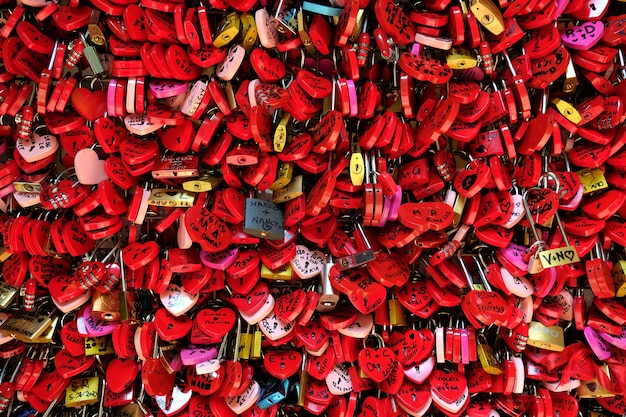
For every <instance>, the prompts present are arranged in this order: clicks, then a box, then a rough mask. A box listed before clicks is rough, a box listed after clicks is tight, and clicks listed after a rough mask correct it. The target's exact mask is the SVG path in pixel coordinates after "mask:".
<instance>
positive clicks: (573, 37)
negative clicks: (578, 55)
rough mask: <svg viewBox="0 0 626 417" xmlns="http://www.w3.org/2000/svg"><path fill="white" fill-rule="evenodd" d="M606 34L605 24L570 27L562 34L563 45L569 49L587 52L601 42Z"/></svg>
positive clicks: (586, 23) (587, 23)
mask: <svg viewBox="0 0 626 417" xmlns="http://www.w3.org/2000/svg"><path fill="white" fill-rule="evenodd" d="M603 34H604V23H602V22H585V23H583V24H582V25H580V26H570V27H568V28H565V29H564V30H563V32H561V40H562V41H563V45H564V46H565V47H567V48H569V49H576V50H579V51H586V50H588V49H590V48H591V47H593V46H594V45H595V44H597V43H598V42H600V39H602V35H603Z"/></svg>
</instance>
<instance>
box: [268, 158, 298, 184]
mask: <svg viewBox="0 0 626 417" xmlns="http://www.w3.org/2000/svg"><path fill="white" fill-rule="evenodd" d="M293 168H294V163H293V162H281V163H280V165H278V173H277V174H276V179H275V180H274V182H273V183H272V185H270V186H269V189H270V190H272V191H278V190H280V189H281V188H283V187H285V186H287V185H288V184H289V183H290V182H291V178H292V176H293Z"/></svg>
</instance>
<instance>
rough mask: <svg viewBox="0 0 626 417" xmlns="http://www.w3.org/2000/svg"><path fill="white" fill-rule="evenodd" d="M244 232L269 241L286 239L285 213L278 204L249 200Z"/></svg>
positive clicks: (255, 199)
mask: <svg viewBox="0 0 626 417" xmlns="http://www.w3.org/2000/svg"><path fill="white" fill-rule="evenodd" d="M243 231H244V232H246V233H248V234H249V235H252V236H256V237H260V238H263V239H269V240H283V239H284V238H285V223H284V219H283V212H282V211H281V210H280V207H278V206H277V205H276V204H274V203H272V202H270V201H265V200H261V199H258V198H247V199H246V208H245V219H244V224H243Z"/></svg>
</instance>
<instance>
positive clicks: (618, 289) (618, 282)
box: [613, 260, 626, 297]
mask: <svg viewBox="0 0 626 417" xmlns="http://www.w3.org/2000/svg"><path fill="white" fill-rule="evenodd" d="M613 282H614V283H615V296H616V297H624V296H626V261H622V260H619V261H617V262H615V264H614V265H613Z"/></svg>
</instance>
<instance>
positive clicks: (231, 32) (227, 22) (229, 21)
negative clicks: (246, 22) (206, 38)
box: [213, 12, 241, 48]
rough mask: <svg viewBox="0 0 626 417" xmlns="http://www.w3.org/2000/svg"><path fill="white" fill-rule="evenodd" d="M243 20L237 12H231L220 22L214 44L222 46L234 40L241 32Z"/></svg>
mask: <svg viewBox="0 0 626 417" xmlns="http://www.w3.org/2000/svg"><path fill="white" fill-rule="evenodd" d="M240 25H241V20H240V19H239V15H238V14H237V13H235V12H232V13H229V14H227V15H226V16H224V18H223V19H222V20H221V21H220V22H219V24H218V25H217V28H216V32H217V35H216V36H215V38H213V46H215V47H216V48H222V47H224V46H226V45H228V44H229V43H230V42H232V41H233V40H234V39H235V38H236V37H237V35H238V34H239V29H240Z"/></svg>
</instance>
